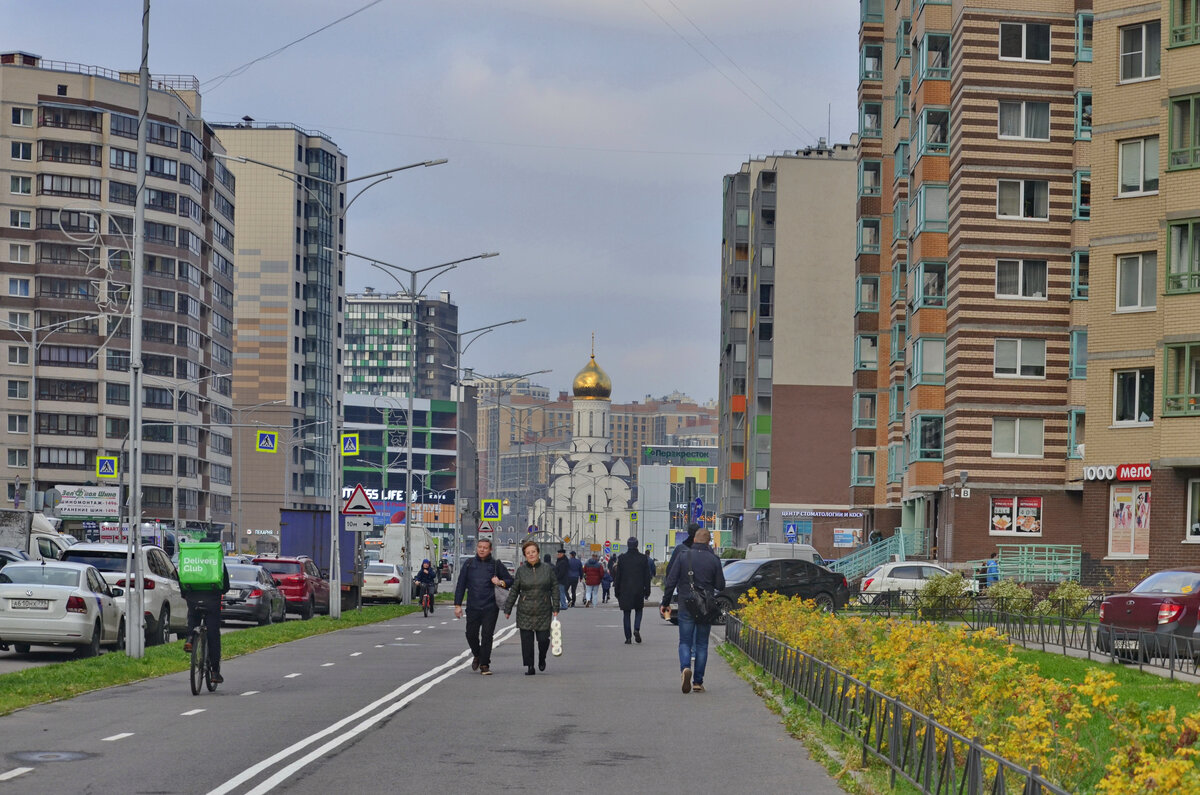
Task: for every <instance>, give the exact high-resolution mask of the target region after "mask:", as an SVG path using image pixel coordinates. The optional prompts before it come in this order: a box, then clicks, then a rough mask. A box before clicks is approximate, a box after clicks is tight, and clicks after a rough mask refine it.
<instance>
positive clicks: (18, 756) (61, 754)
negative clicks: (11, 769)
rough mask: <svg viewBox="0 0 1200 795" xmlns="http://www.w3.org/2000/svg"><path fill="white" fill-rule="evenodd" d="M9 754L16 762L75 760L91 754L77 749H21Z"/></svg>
mask: <svg viewBox="0 0 1200 795" xmlns="http://www.w3.org/2000/svg"><path fill="white" fill-rule="evenodd" d="M9 756H10V757H11V758H12V759H15V760H17V761H18V762H77V761H79V760H80V759H89V758H90V757H92V756H93V754H82V753H79V752H77V751H21V752H19V753H15V754H9Z"/></svg>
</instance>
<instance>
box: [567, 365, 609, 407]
mask: <svg viewBox="0 0 1200 795" xmlns="http://www.w3.org/2000/svg"><path fill="white" fill-rule="evenodd" d="M571 389H572V391H573V392H574V394H575V397H577V398H585V399H587V400H608V399H609V397H611V396H612V379H610V378H609V377H608V373H606V372H604V371H603V370H601V369H600V365H598V364H596V356H595V355H594V354H593V355H592V358H591V360H590V361H589V362H588V363H587V364H585V365H584V366H583V369H582V370H580V371H579V374H578V375H576V376H575V383H574V384H573V385H572V387H571Z"/></svg>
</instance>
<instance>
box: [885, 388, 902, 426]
mask: <svg viewBox="0 0 1200 795" xmlns="http://www.w3.org/2000/svg"><path fill="white" fill-rule="evenodd" d="M904 402H905V401H904V384H903V383H896V384H892V385H891V386H889V387H888V422H901V421H902V420H903V419H904Z"/></svg>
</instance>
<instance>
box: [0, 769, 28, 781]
mask: <svg viewBox="0 0 1200 795" xmlns="http://www.w3.org/2000/svg"><path fill="white" fill-rule="evenodd" d="M31 770H33V768H32V767H14V768H13V769H12V770H10V771H8V772H7V773H0V781H8V780H9V779H14V778H16V777H17V776H21V775H24V774H25V773H28V772H29V771H31Z"/></svg>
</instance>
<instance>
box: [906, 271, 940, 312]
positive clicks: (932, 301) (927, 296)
mask: <svg viewBox="0 0 1200 795" xmlns="http://www.w3.org/2000/svg"><path fill="white" fill-rule="evenodd" d="M912 283H913V309H920V308H922V307H926V306H928V307H935V308H938V309H941V308H944V307H945V306H946V263H944V262H918V263H917V266H916V267H915V268H913V273H912Z"/></svg>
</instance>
